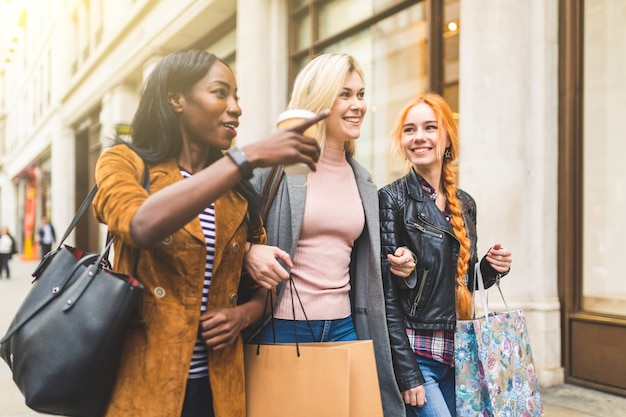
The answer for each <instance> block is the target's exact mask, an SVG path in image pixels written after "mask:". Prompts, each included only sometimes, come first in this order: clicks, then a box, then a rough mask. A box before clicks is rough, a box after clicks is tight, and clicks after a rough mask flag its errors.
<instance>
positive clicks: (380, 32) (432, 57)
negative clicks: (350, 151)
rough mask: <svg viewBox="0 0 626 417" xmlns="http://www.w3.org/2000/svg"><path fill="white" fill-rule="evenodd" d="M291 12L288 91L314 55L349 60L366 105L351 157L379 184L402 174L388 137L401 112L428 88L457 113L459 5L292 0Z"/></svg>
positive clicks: (449, 1) (400, 160)
mask: <svg viewBox="0 0 626 417" xmlns="http://www.w3.org/2000/svg"><path fill="white" fill-rule="evenodd" d="M290 6H291V7H290V10H289V16H290V29H289V33H290V45H289V49H290V71H289V72H290V74H289V79H290V86H291V85H293V80H294V79H295V77H296V75H297V73H298V71H299V70H300V69H301V68H302V67H304V65H306V63H307V62H309V60H310V59H311V57H313V56H315V55H316V54H318V53H321V52H343V53H349V54H350V55H352V56H354V57H355V58H356V60H357V61H358V62H359V64H360V65H361V67H362V68H363V72H364V73H365V86H366V100H367V104H368V113H367V115H366V117H365V121H364V124H363V127H362V130H361V137H360V138H359V140H358V144H357V153H356V158H357V159H358V160H359V162H361V163H362V164H363V165H364V166H365V167H366V168H367V169H368V170H369V171H370V172H371V173H372V177H373V179H374V181H375V182H376V183H377V184H378V185H379V186H382V185H384V184H387V183H388V182H390V181H392V180H394V179H395V178H398V177H400V176H402V175H403V174H404V173H405V165H404V162H403V159H404V158H402V157H400V156H398V155H395V154H394V153H393V152H391V150H392V144H391V141H390V137H389V133H390V131H391V129H392V128H393V125H394V124H395V122H396V118H397V115H398V114H399V112H400V110H401V109H402V107H404V105H406V103H407V102H409V101H410V100H411V99H412V98H414V97H415V96H417V95H418V94H419V93H421V92H424V91H426V90H434V91H439V92H441V93H442V94H444V95H445V96H446V98H447V99H448V100H449V101H450V104H451V105H452V107H453V110H455V111H458V105H457V103H458V54H459V51H458V33H459V0H446V1H445V2H439V1H433V2H427V1H420V0H413V1H398V0H395V1H394V0H384V1H374V0H369V1H366V0H330V1H328V0H327V1H319V0H317V1H316V0H293V1H291V2H290ZM451 21H453V22H455V23H456V25H457V26H456V28H453V29H452V30H451V29H449V28H448V23H449V22H451ZM450 27H452V26H450ZM433 28H437V29H436V30H433ZM441 28H444V29H441ZM433 33H434V35H433ZM434 37H436V39H434ZM433 39H434V40H435V41H433ZM433 63H437V65H433Z"/></svg>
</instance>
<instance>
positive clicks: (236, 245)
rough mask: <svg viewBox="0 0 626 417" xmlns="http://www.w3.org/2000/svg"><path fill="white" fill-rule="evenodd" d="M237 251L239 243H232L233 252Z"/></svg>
mask: <svg viewBox="0 0 626 417" xmlns="http://www.w3.org/2000/svg"><path fill="white" fill-rule="evenodd" d="M237 252H239V243H233V253H237Z"/></svg>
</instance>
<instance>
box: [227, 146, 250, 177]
mask: <svg viewBox="0 0 626 417" xmlns="http://www.w3.org/2000/svg"><path fill="white" fill-rule="evenodd" d="M226 155H228V156H229V157H230V159H232V160H233V162H234V163H235V164H237V168H239V172H241V176H242V177H243V179H245V180H249V179H250V178H252V164H250V161H248V158H247V157H246V154H245V153H243V151H241V150H240V149H239V148H237V147H235V148H230V149H229V150H228V152H226Z"/></svg>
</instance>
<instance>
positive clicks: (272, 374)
mask: <svg viewBox="0 0 626 417" xmlns="http://www.w3.org/2000/svg"><path fill="white" fill-rule="evenodd" d="M298 348H299V351H300V356H298V355H297V352H296V345H295V344H291V343H289V344H267V345H266V344H262V345H260V346H259V345H256V344H253V345H247V346H245V364H246V400H247V407H248V417H293V416H298V417H325V416H328V417H357V416H359V417H360V416H368V417H382V415H383V411H382V402H381V399H380V390H379V386H378V375H377V373H376V362H375V359H374V347H373V344H372V341H371V340H360V341H355V342H330V343H300V344H299V345H298ZM257 350H258V354H257Z"/></svg>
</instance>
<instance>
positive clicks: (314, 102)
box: [287, 53, 365, 156]
mask: <svg viewBox="0 0 626 417" xmlns="http://www.w3.org/2000/svg"><path fill="white" fill-rule="evenodd" d="M352 71H356V73H357V74H358V75H359V76H360V77H361V80H363V81H365V78H364V76H363V71H362V70H361V67H359V65H358V63H357V62H356V60H355V59H354V58H353V57H352V56H350V55H348V54H339V53H326V54H322V55H318V56H316V57H315V58H314V59H313V60H312V61H311V62H309V63H308V64H307V65H306V66H305V67H304V68H302V70H301V71H300V72H299V73H298V75H297V77H296V81H295V83H294V86H293V91H292V93H291V100H290V101H289V105H288V106H287V108H288V109H305V110H309V111H312V112H315V113H319V112H320V111H322V110H326V109H330V108H331V107H332V106H333V103H334V102H335V99H336V98H337V97H338V96H339V93H340V92H341V89H342V88H343V85H344V83H345V80H346V77H347V76H348V74H350V73H351V72H352ZM326 126H327V121H326V120H322V121H321V122H319V127H320V128H319V129H318V133H317V142H318V143H319V144H320V146H321V147H323V146H324V144H325V143H326ZM344 150H345V152H346V154H347V155H348V156H354V152H355V145H354V141H348V142H346V143H345V148H344Z"/></svg>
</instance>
